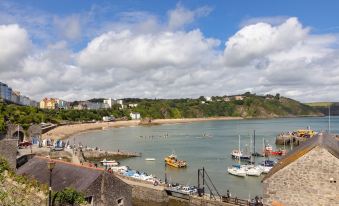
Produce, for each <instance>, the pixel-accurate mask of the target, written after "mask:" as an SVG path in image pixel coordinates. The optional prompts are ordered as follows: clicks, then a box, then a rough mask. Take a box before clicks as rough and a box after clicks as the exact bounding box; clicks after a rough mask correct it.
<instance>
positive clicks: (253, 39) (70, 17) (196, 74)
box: [0, 0, 339, 101]
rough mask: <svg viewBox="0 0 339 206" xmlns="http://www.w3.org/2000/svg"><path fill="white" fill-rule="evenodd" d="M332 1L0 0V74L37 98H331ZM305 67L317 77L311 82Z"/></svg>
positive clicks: (336, 27) (334, 73) (334, 66)
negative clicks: (270, 95)
mask: <svg viewBox="0 0 339 206" xmlns="http://www.w3.org/2000/svg"><path fill="white" fill-rule="evenodd" d="M70 2H71V3H70ZM338 8H339V3H338V1H334V0H332V1H330V0H328V1H306V0H304V1H292V0H290V1H268V0H262V1H244V0H243V1H242V0H240V1H239V0H238V1H236V0H232V1H156V0H152V1H128V0H127V1H126V0H125V1H108V0H101V1H81V0H74V1H69V0H58V1H52V0H50V1H49V0H44V1H33V0H21V1H4V0H0V26H2V27H1V29H0V38H3V40H2V42H5V43H3V44H5V45H1V43H0V46H3V47H6V48H8V49H7V50H6V51H5V52H3V54H2V53H0V76H1V79H0V81H4V82H7V83H8V84H10V85H12V87H14V88H17V89H18V90H21V91H23V92H25V93H27V94H28V95H31V96H33V97H34V98H37V99H39V98H42V97H43V96H56V97H59V98H65V99H76V98H79V99H86V98H92V97H100V96H105V97H119V98H121V97H162V98H174V97H197V96H200V95H205V96H210V95H224V94H235V93H241V92H244V91H252V92H257V93H261V94H266V93H276V92H279V93H281V94H282V95H285V96H289V97H292V98H296V99H298V100H300V101H328V100H331V101H334V100H336V101H339V99H338V98H337V97H336V96H339V95H336V94H337V93H336V91H335V90H336V89H335V88H336V87H337V86H338V85H337V84H338V83H336V82H338V81H337V77H338V76H339V68H338V65H339V64H338V62H337V61H336V60H335V59H336V58H335V57H337V55H338V39H337V38H338V33H339V23H338V21H337V19H339V13H338V12H337V9H338ZM1 32H2V33H1ZM10 36H13V38H10ZM15 39H19V40H20V41H19V40H18V41H16V40H15ZM11 41H13V42H11ZM18 42H19V43H20V45H16V44H19V43H18ZM11 47H13V48H11ZM19 47H22V48H21V49H20V48H19ZM176 51H178V52H176ZM145 54H149V55H145ZM1 55H2V57H1ZM111 55H114V56H111ZM1 58H2V59H1ZM96 60H97V61H96ZM99 60H100V61H99ZM13 69H14V70H16V71H21V74H22V76H21V75H18V72H16V73H13ZM292 71H293V72H292ZM294 72H295V74H296V75H299V76H298V77H296V76H295V75H292V74H293V73H294ZM314 73H317V75H318V76H319V78H321V79H322V81H324V80H326V82H327V83H323V82H322V83H321V86H319V88H313V87H312V86H311V85H310V83H312V82H314V81H316V80H315V79H314ZM51 74H53V75H51ZM329 74H331V78H329V77H328V75H329ZM74 75H78V77H79V79H81V80H82V81H80V80H79V81H74V80H73V81H72V80H71V79H72V77H73V76H74ZM100 77H101V78H102V79H101V81H96V80H98V78H100ZM178 77H180V78H178ZM51 81H55V84H56V85H59V86H53V87H52V86H49V84H48V82H51ZM250 81H251V82H252V83H250ZM142 82H147V86H144V87H142V86H141V87H140V86H137V85H140V84H141V83H142ZM23 85H26V86H23ZM27 85H32V87H33V88H32V89H31V88H29V89H28V87H27ZM197 85H199V86H197ZM178 88H184V89H183V91H182V92H181V93H177V91H178ZM305 91H307V92H306V93H305ZM324 91H326V92H327V94H321V95H317V96H314V93H324Z"/></svg>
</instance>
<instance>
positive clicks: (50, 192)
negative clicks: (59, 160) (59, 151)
mask: <svg viewBox="0 0 339 206" xmlns="http://www.w3.org/2000/svg"><path fill="white" fill-rule="evenodd" d="M47 167H48V169H49V195H48V205H49V206H52V171H53V169H54V167H55V162H54V161H53V160H49V161H48V162H47Z"/></svg>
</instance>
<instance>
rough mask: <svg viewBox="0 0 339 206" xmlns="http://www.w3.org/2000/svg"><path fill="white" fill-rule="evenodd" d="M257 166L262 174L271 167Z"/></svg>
mask: <svg viewBox="0 0 339 206" xmlns="http://www.w3.org/2000/svg"><path fill="white" fill-rule="evenodd" d="M258 168H259V169H260V170H261V172H262V173H263V174H267V173H268V172H269V171H270V170H271V169H272V167H270V166H264V165H259V166H258Z"/></svg>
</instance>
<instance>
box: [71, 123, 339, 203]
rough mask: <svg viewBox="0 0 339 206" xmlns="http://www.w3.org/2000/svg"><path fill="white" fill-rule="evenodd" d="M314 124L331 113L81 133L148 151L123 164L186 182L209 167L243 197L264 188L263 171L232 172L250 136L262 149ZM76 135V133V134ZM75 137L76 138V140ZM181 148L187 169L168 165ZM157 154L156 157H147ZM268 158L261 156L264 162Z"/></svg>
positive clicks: (111, 146)
mask: <svg viewBox="0 0 339 206" xmlns="http://www.w3.org/2000/svg"><path fill="white" fill-rule="evenodd" d="M331 125H332V132H338V129H339V117H332V120H331ZM307 126H310V127H311V129H314V130H317V131H320V130H326V129H327V128H328V118H327V117H314V118H284V119H269V120H231V121H224V120H218V121H206V122H194V123H186V124H169V125H160V126H151V127H149V126H147V127H127V128H112V129H108V130H103V131H91V132H88V133H84V134H79V135H77V136H75V142H76V144H77V143H78V142H81V143H82V144H83V145H87V146H90V147H96V146H97V147H99V148H101V149H104V150H118V149H119V150H128V151H135V152H141V153H142V157H137V158H131V159H127V160H123V161H121V163H122V164H123V165H128V166H130V167H131V168H134V169H137V170H140V171H144V172H146V173H148V174H153V175H155V176H157V177H158V178H161V179H163V180H164V179H165V173H166V174H167V179H168V180H169V181H172V182H178V183H181V184H188V185H197V170H198V169H199V168H202V167H205V169H206V170H207V172H208V174H209V176H210V177H211V178H212V181H213V182H214V184H215V185H216V187H217V188H218V190H219V192H220V193H223V194H224V193H225V192H226V190H227V189H229V190H230V191H231V193H232V196H235V195H236V196H239V197H242V198H248V196H249V195H251V196H252V197H253V196H254V195H257V194H261V179H262V177H263V176H261V177H245V178H240V177H235V176H231V175H229V174H227V167H228V166H231V165H232V164H234V161H233V160H232V159H231V156H230V153H231V151H232V150H233V149H236V148H238V135H241V147H242V148H243V149H244V148H246V147H249V145H250V136H251V135H252V134H253V130H256V151H262V147H263V139H265V140H266V141H268V142H269V143H270V144H271V145H273V146H274V142H275V136H276V135H277V134H279V133H280V132H282V131H292V130H296V129H300V128H306V127H307ZM72 139H73V138H72ZM72 142H73V141H72ZM173 151H174V152H175V153H176V154H177V156H178V159H183V160H186V161H187V162H188V167H187V168H185V169H176V168H170V167H165V163H164V157H165V156H167V155H169V154H171V153H172V152H173ZM145 158H155V159H156V160H155V161H145ZM261 160H263V158H257V159H256V162H260V161H261Z"/></svg>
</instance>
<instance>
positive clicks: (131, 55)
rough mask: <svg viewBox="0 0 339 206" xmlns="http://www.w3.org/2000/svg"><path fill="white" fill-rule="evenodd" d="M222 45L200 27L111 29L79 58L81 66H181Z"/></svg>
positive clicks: (201, 60) (141, 67) (94, 41)
mask: <svg viewBox="0 0 339 206" xmlns="http://www.w3.org/2000/svg"><path fill="white" fill-rule="evenodd" d="M218 45H219V41H218V40H215V39H208V38H205V37H204V36H203V34H202V33H201V32H200V31H199V30H193V31H190V32H160V33H158V34H134V33H132V32H131V31H128V30H127V31H123V32H118V33H117V32H108V33H105V34H102V35H100V36H99V37H97V38H95V39H93V40H92V41H91V42H90V43H89V44H88V46H87V47H86V48H85V49H84V50H83V51H81V52H80V54H79V58H78V62H79V65H80V66H81V67H84V68H95V69H96V70H98V69H107V68H126V69H134V70H149V69H154V68H162V67H166V66H175V67H177V68H180V67H187V66H194V65H196V64H200V63H202V62H203V61H204V60H206V59H208V60H209V58H212V57H213V49H214V48H215V47H216V46H218ZM197 60H198V62H197Z"/></svg>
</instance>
